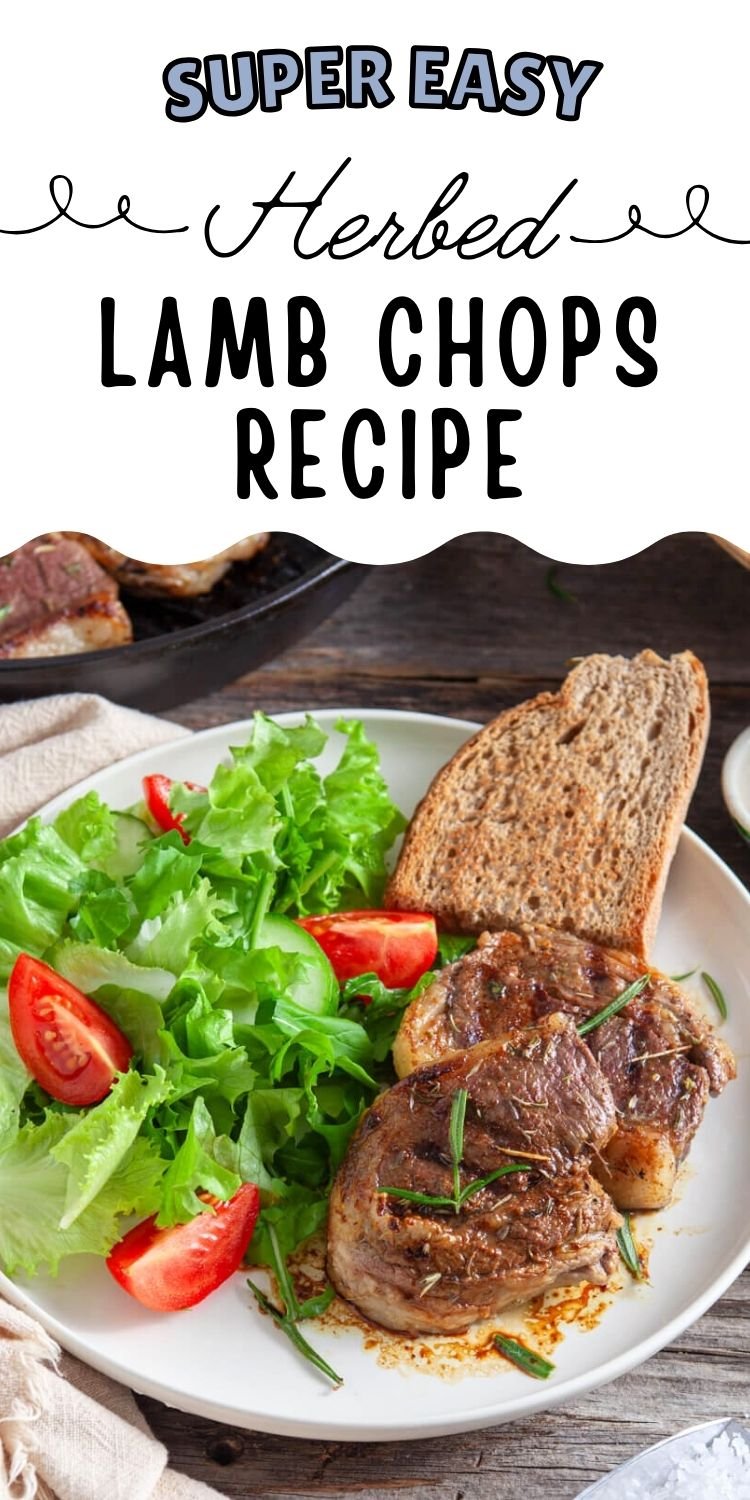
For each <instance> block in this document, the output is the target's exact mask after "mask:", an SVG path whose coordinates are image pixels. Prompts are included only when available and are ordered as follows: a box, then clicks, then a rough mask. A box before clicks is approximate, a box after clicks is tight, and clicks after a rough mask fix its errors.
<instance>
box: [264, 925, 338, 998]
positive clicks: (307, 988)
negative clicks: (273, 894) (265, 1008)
mask: <svg viewBox="0 0 750 1500" xmlns="http://www.w3.org/2000/svg"><path fill="white" fill-rule="evenodd" d="M258 947H259V948H280V949H281V951H282V953H298V954H299V956H300V958H301V959H303V960H304V963H305V970H304V975H301V976H300V978H299V979H297V980H295V981H294V983H293V984H292V985H290V987H289V993H290V994H291V996H292V999H293V1000H294V1001H295V1002H296V1004H297V1005H301V1006H302V1008H303V1009H304V1010H309V1011H310V1012H311V1014H312V1015H315V1016H330V1015H333V1013H334V1011H335V1010H336V1008H337V1006H338V1002H339V985H338V980H337V978H336V975H335V974H334V972H333V969H332V967H331V964H330V962H329V960H328V959H327V958H326V955H325V953H324V952H323V949H322V948H321V946H320V944H319V943H316V941H315V938H314V937H311V936H310V933H309V932H305V929H304V927H298V926H297V923H296V922H293V921H292V920H291V918H290V917H275V916H268V917H265V918H264V919H263V924H262V926H261V929H260V935H259V937H258Z"/></svg>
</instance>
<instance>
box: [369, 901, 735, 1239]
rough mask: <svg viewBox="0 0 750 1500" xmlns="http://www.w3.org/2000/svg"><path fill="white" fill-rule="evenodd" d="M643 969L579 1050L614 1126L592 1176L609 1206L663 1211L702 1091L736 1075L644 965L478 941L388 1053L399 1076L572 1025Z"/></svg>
mask: <svg viewBox="0 0 750 1500" xmlns="http://www.w3.org/2000/svg"><path fill="white" fill-rule="evenodd" d="M646 972H648V973H649V974H650V979H649V983H648V984H647V985H646V987H645V988H644V989H643V991H642V992H641V993H640V994H639V995H638V996H637V997H635V998H633V999H632V1000H631V1001H630V1002H629V1003H628V1004H627V1005H626V1006H625V1007H624V1008H623V1009H622V1010H621V1011H620V1012H619V1013H618V1014H616V1015H614V1016H612V1017H611V1018H610V1019H608V1020H605V1021H603V1022H602V1024H601V1025H597V1026H596V1027H595V1028H594V1029H593V1030H591V1031H589V1033H588V1034H587V1036H586V1043H587V1045H588V1046H589V1047H590V1049H591V1051H592V1053H593V1055H594V1057H595V1058H596V1060H597V1062H598V1064H599V1066H600V1067H601V1069H602V1071H603V1073H604V1075H605V1077H606V1078H607V1081H608V1083H609V1085H610V1088H611V1090H612V1094H613V1097H614V1101H615V1107H616V1110H617V1123H618V1130H617V1134H616V1135H615V1136H614V1137H613V1139H612V1140H611V1141H610V1143H609V1145H608V1147H607V1149H606V1151H605V1153H604V1161H603V1162H602V1163H599V1164H598V1165H597V1166H596V1168H595V1170H596V1171H597V1174H598V1176H599V1177H600V1178H601V1181H602V1182H603V1183H604V1185H605V1186H606V1187H607V1188H608V1190H609V1191H610V1192H611V1194H612V1196H613V1198H614V1200H615V1203H616V1204H617V1206H618V1208H623V1209H650V1208H661V1207H663V1206H664V1205H665V1204H666V1203H668V1202H669V1199H670V1197H671V1195H672V1190H673V1187H674V1180H675V1174H676V1171H677V1168H678V1166H679V1164H680V1162H681V1161H683V1160H684V1158H685V1156H686V1155H687V1152H688V1150H689V1148H690V1143H691V1141H692V1139H693V1136H694V1135H695V1132H696V1130H697V1129H698V1126H699V1125H700V1122H701V1119H702V1117H703V1111H704V1109H705V1106H706V1102H707V1099H708V1095H709V1093H713V1094H719V1093H721V1090H722V1089H723V1088H724V1085H725V1084H726V1083H728V1082H729V1081H730V1080H731V1079H732V1078H734V1076H735V1071H736V1070H735V1062H734V1058H733V1056H732V1053H731V1052H730V1050H729V1048H728V1047H727V1046H726V1044H725V1043H724V1042H722V1041H721V1040H720V1038H719V1037H717V1036H716V1035H715V1033H714V1031H713V1029H712V1028H711V1026H710V1025H709V1023H708V1022H707V1021H706V1020H705V1018H704V1017H703V1016H702V1015H701V1014H700V1012H699V1011H698V1010H697V1009H696V1007H695V1006H694V1005H692V1004H691V1002H690V1001H689V1000H688V999H687V997H686V996H685V995H684V994H683V992H682V990H681V989H680V988H679V986H678V985H677V984H675V983H674V982H673V981H671V980H669V979H667V978H665V977H664V976H663V975H661V974H658V973H655V972H654V971H653V970H648V969H647V966H646V965H645V964H644V961H643V960H642V959H639V958H633V957H632V956H631V955H629V954H625V953H618V952H615V951H613V950H609V949H606V948H600V947H598V946H597V945H596V944H594V943H589V942H584V941H582V940H580V939H579V938H576V937H573V936H571V935H570V934H568V933H563V932H553V931H551V930H550V929H549V928H541V927H526V928H522V929H521V930H520V931H519V932H518V933H514V932H502V933H496V934H493V935H489V934H485V935H484V936H483V937H481V938H480V940H479V944H478V947H477V948H476V949H475V951H474V952H473V953H470V954H468V955H467V956H466V957H465V958H462V959H459V960H458V962H457V963H454V964H449V965H448V966H447V967H446V968H445V969H443V970H442V972H441V973H440V974H439V975H438V977H437V978H436V980H435V981H434V983H433V984H432V985H431V986H430V987H429V989H427V990H426V991H425V993H424V994H423V995H422V996H421V997H420V998H419V999H418V1000H415V1001H414V1002H413V1004H412V1005H410V1006H409V1009H408V1010H407V1011H406V1013H405V1015H404V1019H403V1021H402V1024H401V1028H400V1031H399V1034H398V1037H397V1039H396V1044H395V1046H394V1049H393V1056H394V1062H395V1064H396V1071H397V1072H398V1073H399V1075H400V1076H402V1077H403V1076H404V1075H405V1074H407V1073H410V1072H411V1071H412V1070H413V1069H414V1068H419V1067H424V1066H425V1065H426V1064H428V1063H431V1062H434V1061H435V1060H436V1059H438V1058H440V1057H444V1056H445V1055H446V1054H447V1053H450V1052H455V1051H457V1050H459V1049H464V1048H467V1047H472V1046H474V1045H475V1044H476V1043H480V1042H486V1041H487V1040H488V1039H489V1038H491V1037H494V1036H498V1035H499V1034H502V1033H504V1032H506V1031H507V1030H508V1029H509V1028H510V1027H517V1026H519V1027H523V1026H533V1025H536V1024H538V1023H539V1022H540V1021H541V1019H542V1018H543V1017H544V1016H547V1015H550V1014H552V1013H553V1012H560V1011H561V1012H564V1013H565V1014H566V1015H569V1016H571V1017H572V1019H573V1020H574V1021H575V1022H576V1023H577V1024H578V1025H580V1024H582V1023H584V1022H585V1021H586V1020H587V1019H591V1018H592V1017H593V1016H595V1015H597V1014H598V1013H599V1012H600V1011H601V1010H603V1009H604V1008H605V1007H606V1006H607V1005H608V1004H609V1003H610V1002H611V1001H613V1000H615V999H616V998H617V996H618V995H620V994H622V992H623V991H624V990H625V989H626V988H627V987H628V986H630V985H631V984H633V983H635V982H636V981H637V980H638V979H639V978H641V977H642V976H643V975H644V973H646Z"/></svg>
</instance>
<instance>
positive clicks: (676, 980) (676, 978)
mask: <svg viewBox="0 0 750 1500" xmlns="http://www.w3.org/2000/svg"><path fill="white" fill-rule="evenodd" d="M697 973H698V970H697V969H688V971H687V974H670V976H669V977H670V979H671V981H672V983H673V984H682V982H683V980H685V979H692V977H693V975H694V974H697Z"/></svg>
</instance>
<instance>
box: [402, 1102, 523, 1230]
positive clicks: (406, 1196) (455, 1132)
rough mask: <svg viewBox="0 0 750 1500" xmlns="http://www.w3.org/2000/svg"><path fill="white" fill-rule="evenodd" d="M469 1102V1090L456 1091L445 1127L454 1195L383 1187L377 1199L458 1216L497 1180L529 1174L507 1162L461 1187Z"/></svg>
mask: <svg viewBox="0 0 750 1500" xmlns="http://www.w3.org/2000/svg"><path fill="white" fill-rule="evenodd" d="M468 1099H469V1091H468V1089H456V1092H455V1094H454V1095H453V1098H452V1100H451V1118H450V1125H449V1127H448V1140H449V1142H450V1148H451V1166H452V1170H453V1194H452V1196H449V1195H448V1194H447V1193H417V1192H413V1191H412V1189H411V1188H398V1187H382V1188H378V1193H379V1195H381V1196H383V1197H388V1198H400V1199H402V1200H403V1201H404V1202H405V1203H422V1204H424V1205H425V1207H427V1208H452V1209H453V1212H454V1213H456V1214H459V1213H460V1212H461V1209H462V1208H463V1206H464V1204H465V1203H466V1201H467V1199H468V1198H473V1197H474V1196H475V1194H476V1193H480V1192H481V1191H482V1188H485V1187H489V1185H490V1183H491V1182H496V1181H497V1179H498V1177H509V1176H510V1175H511V1174H512V1173H513V1172H528V1171H529V1170H530V1168H529V1166H528V1164H527V1163H524V1162H520V1161H510V1162H506V1164H505V1166H503V1167H497V1169H496V1170H495V1171H494V1172H488V1174H487V1176H486V1177H475V1178H473V1180H472V1181H471V1182H468V1183H467V1184H466V1187H464V1188H462V1187H461V1162H462V1161H463V1155H464V1126H465V1123H466V1105H467V1103H468Z"/></svg>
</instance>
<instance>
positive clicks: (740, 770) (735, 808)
mask: <svg viewBox="0 0 750 1500" xmlns="http://www.w3.org/2000/svg"><path fill="white" fill-rule="evenodd" d="M721 790H722V793H723V796H724V801H725V803H726V805H727V808H728V810H729V815H730V817H731V818H732V821H733V822H734V825H735V827H736V828H737V830H738V832H739V833H741V834H742V837H743V838H744V839H747V842H748V843H749V844H750V725H748V728H747V729H743V731H742V734H740V735H738V737H737V739H736V740H735V742H734V744H733V745H732V746H731V748H730V749H729V750H728V751H727V754H726V755H725V757H724V766H723V769H722V773H721Z"/></svg>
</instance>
